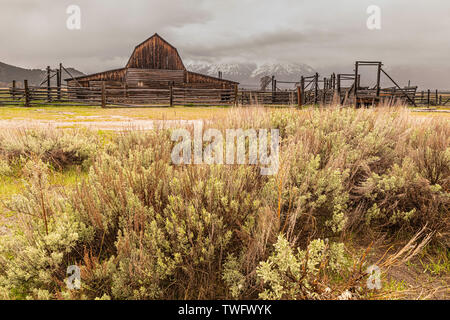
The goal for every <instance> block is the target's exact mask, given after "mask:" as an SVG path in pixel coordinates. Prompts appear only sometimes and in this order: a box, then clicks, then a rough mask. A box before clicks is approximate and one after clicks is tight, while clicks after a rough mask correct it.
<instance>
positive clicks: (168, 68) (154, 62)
mask: <svg viewBox="0 0 450 320" xmlns="http://www.w3.org/2000/svg"><path fill="white" fill-rule="evenodd" d="M66 81H67V85H68V87H98V86H101V85H102V82H104V83H105V85H106V86H107V87H110V88H111V87H117V88H123V87H125V86H126V87H127V88H155V89H159V88H161V89H165V88H168V87H169V86H170V85H173V86H176V87H178V88H198V89H232V90H235V89H236V88H237V86H238V84H239V83H237V82H234V81H230V80H225V79H221V78H218V77H217V78H216V77H211V76H207V75H203V74H199V73H195V72H191V71H188V70H187V69H186V67H185V66H184V64H183V61H182V60H181V57H180V55H179V54H178V50H177V49H176V48H175V47H174V46H172V45H171V44H170V43H168V42H167V41H165V40H164V39H163V38H162V37H160V36H159V35H158V34H156V33H155V34H154V35H153V36H152V37H150V38H149V39H147V40H145V41H144V42H142V43H141V44H139V45H137V46H136V48H135V49H134V51H133V54H132V55H131V57H130V59H129V60H128V63H127V65H126V66H125V67H124V68H121V69H115V70H109V71H104V72H99V73H95V74H90V75H86V76H81V77H76V78H70V79H66Z"/></svg>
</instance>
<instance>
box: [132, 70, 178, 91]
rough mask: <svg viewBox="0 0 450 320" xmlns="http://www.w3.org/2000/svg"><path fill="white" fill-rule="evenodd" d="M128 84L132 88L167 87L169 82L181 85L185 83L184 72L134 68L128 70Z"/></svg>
mask: <svg viewBox="0 0 450 320" xmlns="http://www.w3.org/2000/svg"><path fill="white" fill-rule="evenodd" d="M126 82H127V85H128V86H130V87H159V86H166V87H167V86H168V83H169V82H174V83H175V85H179V84H182V83H183V82H184V71H183V70H163V69H134V68H133V69H128V71H127V74H126Z"/></svg>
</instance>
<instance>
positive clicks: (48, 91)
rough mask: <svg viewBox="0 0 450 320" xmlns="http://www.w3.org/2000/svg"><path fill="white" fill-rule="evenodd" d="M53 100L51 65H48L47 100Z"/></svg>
mask: <svg viewBox="0 0 450 320" xmlns="http://www.w3.org/2000/svg"><path fill="white" fill-rule="evenodd" d="M51 100H52V97H51V85H50V66H47V102H50V101H51Z"/></svg>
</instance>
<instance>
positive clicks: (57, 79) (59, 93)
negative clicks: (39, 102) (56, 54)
mask: <svg viewBox="0 0 450 320" xmlns="http://www.w3.org/2000/svg"><path fill="white" fill-rule="evenodd" d="M61 78H62V73H61V63H60V64H59V69H58V70H56V86H57V87H58V88H57V95H56V96H57V100H58V101H61V83H62V79H61Z"/></svg>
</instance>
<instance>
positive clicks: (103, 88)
mask: <svg viewBox="0 0 450 320" xmlns="http://www.w3.org/2000/svg"><path fill="white" fill-rule="evenodd" d="M102 108H106V85H105V81H103V82H102Z"/></svg>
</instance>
